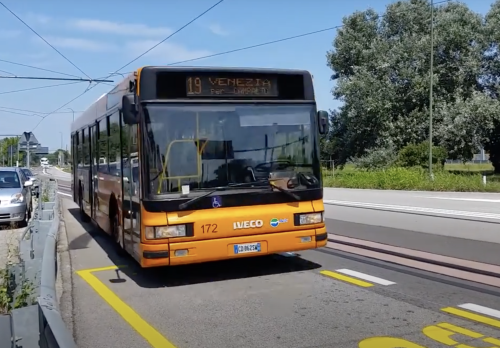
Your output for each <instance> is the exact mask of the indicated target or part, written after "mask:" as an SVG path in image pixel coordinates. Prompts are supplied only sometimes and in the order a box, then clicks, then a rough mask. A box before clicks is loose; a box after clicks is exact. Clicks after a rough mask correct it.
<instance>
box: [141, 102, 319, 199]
mask: <svg viewBox="0 0 500 348" xmlns="http://www.w3.org/2000/svg"><path fill="white" fill-rule="evenodd" d="M314 117H315V106H314V105H266V106H259V105H255V104H254V105H250V104H248V105H247V104H238V105H227V104H225V105H221V104H217V105H214V104H201V105H194V106H193V105H182V106H179V105H175V106H173V105H166V104H149V105H146V106H145V124H146V132H145V134H144V143H145V148H146V149H147V151H146V152H147V153H146V158H145V159H146V160H147V162H148V163H149V178H150V180H149V189H148V191H149V194H152V195H163V194H169V193H170V194H173V193H176V194H178V193H179V192H181V187H182V186H183V185H189V186H190V190H191V191H195V190H202V189H210V188H213V187H219V186H226V185H229V184H233V183H245V182H254V181H267V180H269V179H272V180H273V183H274V184H276V185H280V186H281V187H283V188H285V189H290V190H300V189H310V188H319V187H320V185H321V184H320V182H321V175H320V164H319V154H318V153H317V151H318V150H317V149H318V136H317V135H316V131H315V123H314V122H315V121H314V120H315V119H314Z"/></svg>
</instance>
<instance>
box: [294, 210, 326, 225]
mask: <svg viewBox="0 0 500 348" xmlns="http://www.w3.org/2000/svg"><path fill="white" fill-rule="evenodd" d="M322 222H324V219H323V212H321V213H309V214H300V215H299V224H300V225H312V224H320V223H322Z"/></svg>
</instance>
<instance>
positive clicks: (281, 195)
mask: <svg viewBox="0 0 500 348" xmlns="http://www.w3.org/2000/svg"><path fill="white" fill-rule="evenodd" d="M327 131H328V115H327V113H326V112H325V111H318V112H317V111H316V102H315V97H314V90H313V83H312V77H311V74H310V73H309V72H307V71H301V70H277V69H252V68H212V67H196V68H193V67H189V68H186V67H154V66H147V67H143V68H140V69H138V70H137V71H135V72H134V73H133V74H130V76H128V77H127V78H125V79H124V80H123V81H121V82H120V83H119V84H118V85H117V86H116V87H115V88H114V89H113V90H111V91H110V92H109V93H106V94H104V95H103V96H102V97H100V98H99V99H98V100H97V101H96V102H94V103H93V104H92V105H91V106H90V107H89V108H88V109H87V110H86V111H85V112H84V113H83V114H82V115H81V116H80V117H78V118H77V119H76V120H75V121H74V122H73V124H72V126H71V136H72V151H71V153H72V154H73V161H74V164H75V165H74V166H73V168H74V169H73V179H72V180H73V197H74V200H75V202H77V203H78V204H79V206H80V212H81V214H82V216H83V217H84V218H85V219H88V220H92V221H94V222H95V223H96V224H97V225H98V226H99V227H100V228H101V229H102V230H103V231H104V232H106V233H108V234H110V235H111V236H112V237H113V240H114V241H115V242H116V246H117V248H119V250H120V251H121V252H127V253H129V254H131V255H132V256H133V257H134V258H135V259H136V260H137V261H138V262H139V264H140V265H141V266H142V267H155V266H168V265H181V264H189V263H199V262H207V261H215V260H221V259H231V258H238V257H249V256H258V255H265V254H272V253H281V252H290V251H298V250H305V249H313V248H318V247H323V246H325V245H326V242H327V233H326V229H325V223H324V206H323V187H322V177H321V165H320V150H319V135H320V134H325V133H326V132H327Z"/></svg>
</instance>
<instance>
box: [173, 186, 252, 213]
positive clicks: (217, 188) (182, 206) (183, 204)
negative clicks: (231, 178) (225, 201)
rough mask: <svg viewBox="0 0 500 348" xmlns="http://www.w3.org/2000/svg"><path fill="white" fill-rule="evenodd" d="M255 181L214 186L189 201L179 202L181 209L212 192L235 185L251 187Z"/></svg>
mask: <svg viewBox="0 0 500 348" xmlns="http://www.w3.org/2000/svg"><path fill="white" fill-rule="evenodd" d="M254 183H255V182H241V183H236V184H229V185H227V186H219V187H214V188H213V189H212V190H210V191H208V192H207V193H205V194H202V195H201V196H197V197H194V198H193V199H190V200H189V201H187V202H184V203H181V204H179V209H180V210H184V209H186V208H187V207H189V206H190V205H193V204H194V203H196V202H199V201H201V200H202V199H203V198H205V197H207V196H210V195H211V194H213V193H215V192H219V191H226V190H230V189H232V188H235V187H251V186H253V184H254Z"/></svg>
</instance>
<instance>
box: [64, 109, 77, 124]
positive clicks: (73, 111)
mask: <svg viewBox="0 0 500 348" xmlns="http://www.w3.org/2000/svg"><path fill="white" fill-rule="evenodd" d="M66 109H68V110H71V112H72V113H73V122H75V110H73V109H72V108H66Z"/></svg>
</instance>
